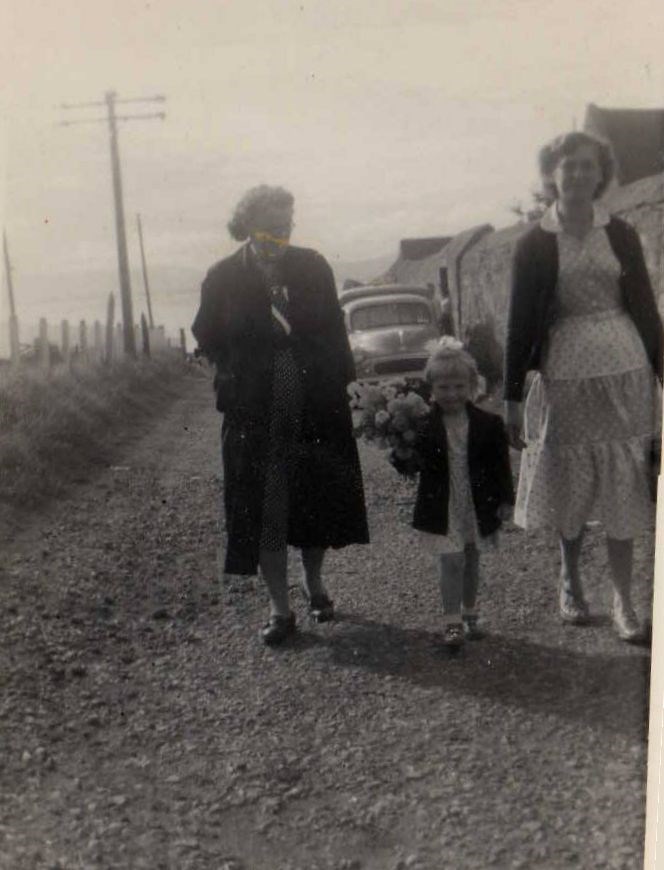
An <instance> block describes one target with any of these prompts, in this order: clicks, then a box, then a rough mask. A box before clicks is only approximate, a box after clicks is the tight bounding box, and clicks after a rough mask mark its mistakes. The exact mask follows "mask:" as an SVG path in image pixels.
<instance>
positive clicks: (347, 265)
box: [330, 254, 396, 289]
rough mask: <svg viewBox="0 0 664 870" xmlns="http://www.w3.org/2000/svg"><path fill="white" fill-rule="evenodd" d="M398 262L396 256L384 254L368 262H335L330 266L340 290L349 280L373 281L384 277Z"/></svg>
mask: <svg viewBox="0 0 664 870" xmlns="http://www.w3.org/2000/svg"><path fill="white" fill-rule="evenodd" d="M395 260H396V254H384V255H383V256H382V257H371V258H370V259H367V260H333V259H330V266H332V271H333V272H334V278H335V280H336V282H337V287H338V288H339V289H340V288H341V287H342V286H343V283H344V281H345V280H346V279H347V278H352V279H354V280H355V281H371V279H372V278H377V277H378V276H379V275H382V274H383V272H385V271H386V270H387V269H388V268H389V267H390V266H391V265H392V263H393V262H394V261H395Z"/></svg>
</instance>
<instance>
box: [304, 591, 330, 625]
mask: <svg viewBox="0 0 664 870" xmlns="http://www.w3.org/2000/svg"><path fill="white" fill-rule="evenodd" d="M309 613H310V614H311V618H312V619H313V620H314V622H331V620H333V619H334V601H331V600H330V599H329V598H328V597H327V595H313V596H312V597H311V598H310V599H309Z"/></svg>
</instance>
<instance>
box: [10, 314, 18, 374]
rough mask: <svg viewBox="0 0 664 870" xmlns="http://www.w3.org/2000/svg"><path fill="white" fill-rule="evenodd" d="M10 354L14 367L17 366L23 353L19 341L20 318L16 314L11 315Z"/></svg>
mask: <svg viewBox="0 0 664 870" xmlns="http://www.w3.org/2000/svg"><path fill="white" fill-rule="evenodd" d="M9 353H10V356H11V361H12V365H14V366H17V365H18V363H19V360H20V357H21V351H20V345H19V341H18V317H17V316H16V315H15V314H10V315H9Z"/></svg>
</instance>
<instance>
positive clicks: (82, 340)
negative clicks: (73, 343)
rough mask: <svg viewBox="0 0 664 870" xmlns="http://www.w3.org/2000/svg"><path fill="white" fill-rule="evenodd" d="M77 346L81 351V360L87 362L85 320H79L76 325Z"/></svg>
mask: <svg viewBox="0 0 664 870" xmlns="http://www.w3.org/2000/svg"><path fill="white" fill-rule="evenodd" d="M78 346H79V348H80V351H81V359H82V360H84V361H85V360H87V358H88V324H87V323H86V322H85V320H81V322H80V323H79V325H78Z"/></svg>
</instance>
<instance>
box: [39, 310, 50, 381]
mask: <svg viewBox="0 0 664 870" xmlns="http://www.w3.org/2000/svg"><path fill="white" fill-rule="evenodd" d="M39 362H40V364H41V367H42V368H43V369H45V370H46V371H48V369H49V367H50V365H51V346H50V344H49V343H48V323H47V322H46V318H45V317H41V318H40V319H39Z"/></svg>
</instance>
